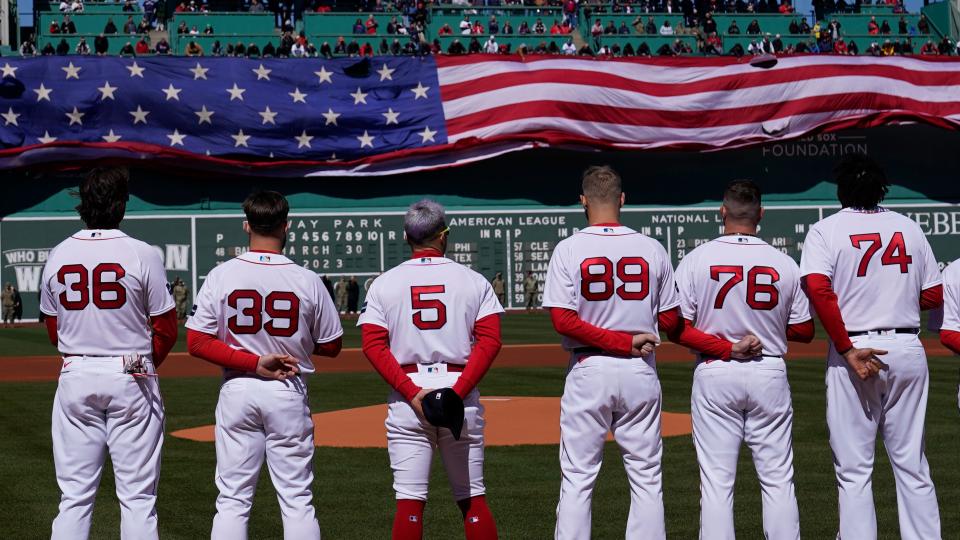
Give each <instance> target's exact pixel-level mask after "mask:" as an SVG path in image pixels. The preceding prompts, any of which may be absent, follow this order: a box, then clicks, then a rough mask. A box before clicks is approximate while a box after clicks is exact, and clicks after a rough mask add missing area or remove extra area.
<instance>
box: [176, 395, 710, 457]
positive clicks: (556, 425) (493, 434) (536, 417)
mask: <svg viewBox="0 0 960 540" xmlns="http://www.w3.org/2000/svg"><path fill="white" fill-rule="evenodd" d="M480 401H481V402H482V403H483V406H484V408H485V409H486V412H485V413H484V417H485V419H486V421H487V426H486V428H485V433H484V444H485V445H486V446H510V445H518V444H558V443H559V442H560V398H556V397H514V396H490V397H482V398H480ZM386 417H387V406H386V405H372V406H369V407H357V408H355V409H343V410H339V411H331V412H325V413H320V414H315V415H313V437H314V444H316V445H317V446H332V447H338V448H386V446H387V435H386V431H385V430H384V427H383V420H384V419H385V418H386ZM661 419H662V425H661V433H663V436H664V437H675V436H677V435H689V434H690V433H691V419H690V415H689V414H681V413H669V412H664V413H662V416H661ZM171 435H173V436H174V437H180V438H181V439H188V440H191V441H201V442H213V440H214V426H200V427H195V428H189V429H181V430H179V431H174V432H173V433H171ZM607 440H613V438H612V436H611V435H610V434H609V433H608V434H607Z"/></svg>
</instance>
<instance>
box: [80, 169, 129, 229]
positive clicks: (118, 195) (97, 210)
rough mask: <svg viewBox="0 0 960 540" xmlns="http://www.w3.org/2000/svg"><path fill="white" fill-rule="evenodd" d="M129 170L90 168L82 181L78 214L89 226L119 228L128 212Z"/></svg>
mask: <svg viewBox="0 0 960 540" xmlns="http://www.w3.org/2000/svg"><path fill="white" fill-rule="evenodd" d="M129 181H130V173H129V172H128V171H127V169H125V168H121V167H102V168H96V169H93V170H91V171H90V172H89V173H87V176H86V177H84V179H83V180H82V181H81V182H80V189H79V191H77V193H76V195H79V197H80V204H78V205H77V207H76V209H77V213H78V214H80V219H82V220H83V222H84V223H86V224H87V228H90V229H116V228H117V227H119V226H120V222H121V221H123V214H124V213H125V212H126V211H127V200H128V199H129V198H130V192H129Z"/></svg>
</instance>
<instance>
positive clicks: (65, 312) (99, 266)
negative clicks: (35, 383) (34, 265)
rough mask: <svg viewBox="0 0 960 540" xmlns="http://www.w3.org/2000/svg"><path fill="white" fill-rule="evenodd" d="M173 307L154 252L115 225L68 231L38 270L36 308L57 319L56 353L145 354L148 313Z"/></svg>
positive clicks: (148, 343) (149, 332) (149, 341)
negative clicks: (41, 275)
mask: <svg viewBox="0 0 960 540" xmlns="http://www.w3.org/2000/svg"><path fill="white" fill-rule="evenodd" d="M174 307H175V306H174V302H173V296H171V294H170V290H169V289H168V288H167V273H166V270H164V268H163V260H162V259H161V258H160V253H159V252H158V251H157V250H156V249H155V248H153V247H151V246H149V245H148V244H145V243H144V242H141V241H139V240H135V239H133V238H130V237H129V236H127V235H126V234H124V233H123V232H122V231H119V230H116V229H113V230H82V231H80V232H78V233H76V234H74V235H73V236H71V237H70V238H67V239H66V240H64V241H63V242H61V243H60V244H59V245H58V246H57V247H55V248H53V250H52V251H51V252H50V256H49V258H48V259H47V264H46V266H44V268H43V281H42V283H41V285H40V311H42V312H43V313H44V314H45V315H49V316H51V317H57V338H58V339H59V344H58V345H57V349H58V350H59V351H60V352H61V353H62V354H71V355H88V356H123V355H125V354H134V353H137V354H140V355H143V356H147V355H150V354H151V353H152V352H153V345H152V335H153V333H152V330H151V329H150V317H153V316H156V315H161V314H163V313H166V312H167V311H170V310H171V309H173V308H174Z"/></svg>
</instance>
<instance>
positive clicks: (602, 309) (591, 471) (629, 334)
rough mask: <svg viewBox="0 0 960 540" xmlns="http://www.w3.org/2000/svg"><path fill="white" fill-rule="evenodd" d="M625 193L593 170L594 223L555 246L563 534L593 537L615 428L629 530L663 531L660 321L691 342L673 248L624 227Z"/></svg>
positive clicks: (551, 302)
mask: <svg viewBox="0 0 960 540" xmlns="http://www.w3.org/2000/svg"><path fill="white" fill-rule="evenodd" d="M624 200H625V198H624V195H623V191H622V188H621V181H620V177H619V176H618V175H617V173H616V172H615V171H614V170H613V169H611V168H609V167H591V168H589V169H587V171H586V172H585V173H584V175H583V194H582V195H581V203H582V204H583V206H584V207H585V209H586V212H587V219H588V221H589V226H588V227H586V228H585V229H583V230H580V231H578V232H577V233H576V234H574V235H573V236H571V237H569V238H566V239H564V240H562V241H561V242H560V243H558V244H557V247H556V248H555V249H554V252H553V256H552V257H551V258H550V266H549V270H548V273H547V281H546V287H545V289H544V301H543V305H544V307H548V308H550V312H551V317H552V319H553V325H554V328H556V329H557V331H558V332H559V333H560V334H561V335H563V347H564V348H565V349H567V350H569V351H570V352H571V359H570V371H569V373H568V374H567V379H566V383H565V385H564V389H563V397H562V399H561V402H560V407H561V408H560V467H561V470H562V476H563V477H562V480H561V487H560V502H559V503H558V505H557V525H556V530H555V536H556V538H558V539H588V538H590V534H591V502H592V498H593V488H594V485H595V484H596V480H597V475H598V473H599V472H600V465H601V460H602V457H603V444H604V438H605V436H606V434H607V432H608V431H612V432H613V436H614V439H616V442H617V444H618V445H619V446H620V449H621V451H622V453H623V456H624V457H623V463H624V467H625V468H626V471H627V478H628V480H629V482H630V495H631V496H630V514H629V518H628V520H627V533H626V537H627V538H630V539H647V538H651V539H655V538H664V537H665V536H666V531H665V526H664V515H663V489H662V479H661V471H660V459H661V452H662V447H663V444H662V440H661V435H660V381H659V379H658V378H657V372H656V362H655V355H654V354H653V349H654V346H655V345H656V344H657V343H658V342H659V334H658V332H659V328H663V329H664V330H665V331H666V332H667V333H668V335H670V337H671V339H679V340H681V341H686V340H682V339H680V338H678V337H677V336H678V334H679V331H681V330H682V329H683V326H682V324H681V323H682V319H681V318H680V314H679V309H678V307H677V306H678V305H679V304H680V300H679V298H678V296H677V291H676V287H675V285H674V279H673V267H672V266H671V264H670V259H669V257H668V255H667V252H666V250H664V248H663V246H662V245H660V243H659V242H657V241H656V240H654V239H652V238H650V237H647V236H644V235H642V234H640V233H638V232H636V231H634V230H632V229H630V228H629V227H624V226H623V225H620V223H619V219H620V208H621V207H622V206H623V203H624ZM691 332H693V333H696V331H695V330H693V329H691ZM701 338H709V339H706V343H707V344H706V345H704V344H703V343H702V342H703V341H704V339H701V340H700V341H701V343H700V344H697V345H696V346H697V347H698V348H699V347H701V346H703V347H706V348H708V349H709V348H710V347H711V346H713V347H716V346H717V343H718V342H721V341H722V340H720V339H719V338H716V337H715V336H701ZM711 341H712V343H711ZM742 341H743V343H741V342H738V343H737V345H736V347H737V352H738V353H743V352H744V351H747V350H748V349H750V348H751V347H754V346H756V345H757V344H758V342H757V341H756V338H755V337H754V338H752V341H749V340H742ZM724 343H726V345H727V347H728V350H729V348H730V345H729V343H728V342H724ZM689 344H690V345H691V346H695V345H694V343H693V342H690V343H689Z"/></svg>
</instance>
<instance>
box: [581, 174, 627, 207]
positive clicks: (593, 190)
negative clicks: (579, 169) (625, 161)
mask: <svg viewBox="0 0 960 540" xmlns="http://www.w3.org/2000/svg"><path fill="white" fill-rule="evenodd" d="M581 189H582V193H583V195H584V196H585V197H586V198H587V199H589V200H590V201H592V202H594V203H600V204H603V203H607V204H613V205H619V204H620V194H621V193H623V185H622V183H621V181H620V175H619V174H617V171H615V170H613V168H612V167H610V166H609V165H593V166H591V167H590V168H588V169H587V170H585V171H583V182H582V184H581Z"/></svg>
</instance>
